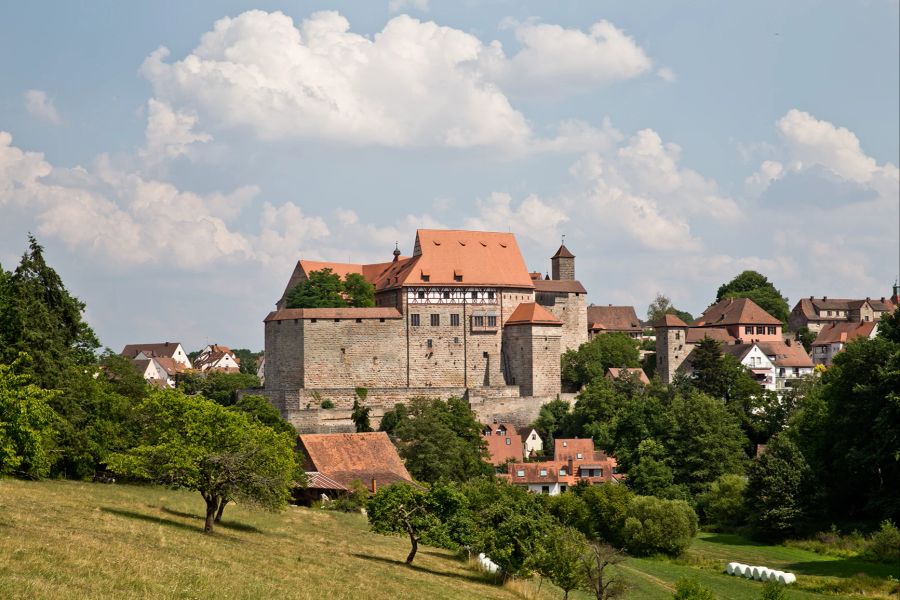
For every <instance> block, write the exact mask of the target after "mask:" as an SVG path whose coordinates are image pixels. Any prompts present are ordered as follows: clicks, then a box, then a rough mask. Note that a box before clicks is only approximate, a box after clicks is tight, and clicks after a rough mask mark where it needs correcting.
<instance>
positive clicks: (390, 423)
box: [378, 402, 409, 436]
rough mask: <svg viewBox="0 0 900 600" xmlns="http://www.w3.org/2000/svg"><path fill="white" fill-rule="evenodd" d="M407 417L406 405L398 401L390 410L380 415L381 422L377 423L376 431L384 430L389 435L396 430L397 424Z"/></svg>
mask: <svg viewBox="0 0 900 600" xmlns="http://www.w3.org/2000/svg"><path fill="white" fill-rule="evenodd" d="M408 418H409V411H408V410H407V409H406V405H405V404H403V403H402V402H398V403H397V404H395V405H394V408H392V409H391V410H388V411H385V413H384V414H383V415H381V422H380V423H379V424H378V431H384V432H385V433H387V434H388V435H389V436H393V435H394V433H395V432H396V430H397V426H398V425H399V424H400V423H402V422H403V421H405V420H406V419H408Z"/></svg>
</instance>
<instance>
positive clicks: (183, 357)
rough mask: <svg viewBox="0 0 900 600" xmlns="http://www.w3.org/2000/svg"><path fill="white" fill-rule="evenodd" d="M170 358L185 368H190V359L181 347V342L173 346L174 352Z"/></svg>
mask: <svg viewBox="0 0 900 600" xmlns="http://www.w3.org/2000/svg"><path fill="white" fill-rule="evenodd" d="M172 360H174V361H175V362H177V363H178V364H179V365H181V366H182V367H184V368H185V369H190V368H191V360H190V359H189V358H188V355H187V352H185V351H184V348H182V346H181V344H178V346H177V347H176V348H175V352H174V353H173V354H172Z"/></svg>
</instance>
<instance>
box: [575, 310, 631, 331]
mask: <svg viewBox="0 0 900 600" xmlns="http://www.w3.org/2000/svg"><path fill="white" fill-rule="evenodd" d="M587 320H588V325H589V327H590V328H591V330H592V331H624V332H633V333H636V332H640V331H642V328H641V320H640V319H638V317H637V313H635V312H634V307H633V306H613V305H612V304H610V305H609V306H594V305H593V304H591V305H590V306H588V307H587Z"/></svg>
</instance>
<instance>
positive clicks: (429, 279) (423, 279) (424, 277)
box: [422, 275, 431, 283]
mask: <svg viewBox="0 0 900 600" xmlns="http://www.w3.org/2000/svg"><path fill="white" fill-rule="evenodd" d="M422 281H424V282H426V283H427V282H429V281H431V275H422Z"/></svg>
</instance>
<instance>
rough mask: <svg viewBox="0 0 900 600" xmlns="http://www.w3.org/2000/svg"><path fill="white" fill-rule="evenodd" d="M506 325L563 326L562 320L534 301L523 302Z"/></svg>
mask: <svg viewBox="0 0 900 600" xmlns="http://www.w3.org/2000/svg"><path fill="white" fill-rule="evenodd" d="M506 325H554V326H562V321H560V320H559V319H557V318H556V317H554V316H553V315H552V314H550V312H549V311H548V310H547V309H546V308H544V307H543V306H541V305H540V304H536V303H534V302H523V303H521V304H520V305H518V306H517V307H516V310H514V311H513V313H512V314H511V315H510V316H509V319H507V320H506Z"/></svg>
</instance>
